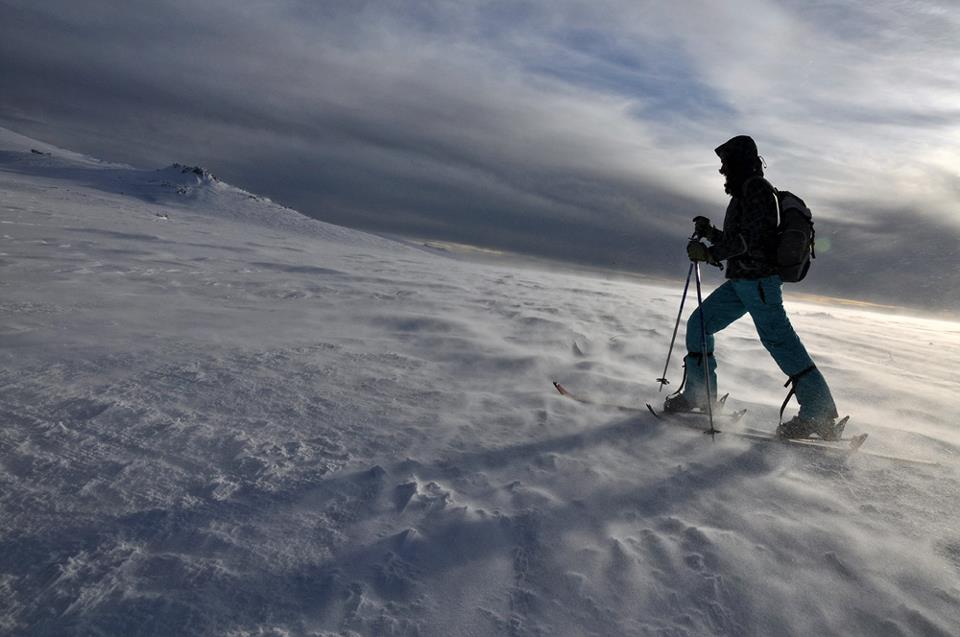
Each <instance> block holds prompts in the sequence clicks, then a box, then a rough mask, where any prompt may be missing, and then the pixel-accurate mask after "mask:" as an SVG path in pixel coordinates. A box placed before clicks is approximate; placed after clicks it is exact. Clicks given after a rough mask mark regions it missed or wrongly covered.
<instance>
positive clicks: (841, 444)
mask: <svg viewBox="0 0 960 637" xmlns="http://www.w3.org/2000/svg"><path fill="white" fill-rule="evenodd" d="M741 435H742V436H743V437H747V438H752V439H754V440H762V441H768V442H780V443H783V444H788V445H795V446H804V447H817V448H820V449H827V450H828V451H829V450H832V451H835V452H839V453H845V454H846V455H850V454H852V453H853V452H857V453H858V455H861V456H868V457H870V458H877V459H880V460H890V461H893V462H902V463H905V464H915V465H921V466H927V467H938V466H940V463H939V462H937V461H936V460H925V459H923V458H908V457H906V456H895V455H892V454H886V453H878V452H876V451H866V450H860V447H862V446H863V443H864V442H866V440H867V434H865V433H862V434H858V435H856V436H851V437H849V438H841V439H840V440H834V441H830V440H820V439H818V438H780V437H779V436H777V435H776V434H773V433H770V432H768V431H764V430H762V429H754V428H753V427H746V428H745V429H744V430H743V432H742V433H741Z"/></svg>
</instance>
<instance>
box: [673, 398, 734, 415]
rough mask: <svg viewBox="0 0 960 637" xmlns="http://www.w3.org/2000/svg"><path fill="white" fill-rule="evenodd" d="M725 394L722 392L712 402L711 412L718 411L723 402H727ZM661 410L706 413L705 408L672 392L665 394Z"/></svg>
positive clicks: (674, 412) (679, 412)
mask: <svg viewBox="0 0 960 637" xmlns="http://www.w3.org/2000/svg"><path fill="white" fill-rule="evenodd" d="M727 396H729V394H724V395H723V397H721V398H720V400H718V401H717V402H715V403H714V404H713V413H715V414H716V413H720V411H721V410H722V409H723V406H724V404H725V403H726V402H727ZM663 411H664V413H667V414H690V413H693V414H705V413H707V408H706V407H704V406H701V405H694V404H693V403H691V402H690V401H689V400H687V398H686V396H684V395H683V394H674V395H673V396H667V399H666V400H665V401H663Z"/></svg>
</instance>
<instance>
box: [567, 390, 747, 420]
mask: <svg viewBox="0 0 960 637" xmlns="http://www.w3.org/2000/svg"><path fill="white" fill-rule="evenodd" d="M552 382H553V386H554V388H556V390H557V391H558V392H560V395H561V396H566V397H567V398H569V399H571V400H575V401H577V402H578V403H581V404H583V405H592V406H594V407H602V408H604V409H616V410H617V411H625V412H630V413H634V412H642V411H647V410H649V411H650V412H651V413H652V414H653V415H654V416H656V417H657V418H658V419H660V420H665V419H666V417H667V415H666V414H663V415H661V414H658V413H657V412H656V411H654V409H653V407H651V406H650V405H649V404H647V405H644V406H643V407H640V406H633V405H620V404H617V403H608V402H603V401H597V400H591V399H589V398H585V397H583V396H579V395H577V394H574V393H573V392H571V391H570V390H568V389H567V388H566V387H564V386H563V385H561V384H560V383H558V382H557V381H552ZM726 398H727V396H724V397H723V398H721V399H720V401H719V404H720V406H721V407H722V406H723V404H724V402H725V400H726ZM745 413H747V410H746V409H741V410H739V411H736V412H733V413H715V414H713V417H714V418H719V419H721V420H723V421H724V422H736V421H737V420H740V418H742V417H743V415H744V414H745ZM670 415H671V416H672V415H673V414H670ZM706 415H707V412H705V411H704V412H698V411H691V412H688V413H685V414H678V418H677V421H678V422H681V421H683V420H684V416H706ZM687 423H688V424H691V425H693V423H692V422H690V421H687ZM696 427H697V428H699V427H700V425H699V424H697V425H696Z"/></svg>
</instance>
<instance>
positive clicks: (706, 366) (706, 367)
mask: <svg viewBox="0 0 960 637" xmlns="http://www.w3.org/2000/svg"><path fill="white" fill-rule="evenodd" d="M694 265H695V266H696V271H697V311H698V312H699V313H700V351H701V352H702V355H701V358H700V363H701V364H702V365H703V381H704V387H705V388H706V390H707V417H708V418H709V419H710V428H709V429H707V430H706V431H705V432H703V433H707V434H710V435H713V434H718V433H720V431H719V430H718V429H714V427H713V396H711V392H710V360H709V358H708V357H707V320H706V319H705V318H704V316H703V294H702V292H701V291H700V263H699V262H696V263H694Z"/></svg>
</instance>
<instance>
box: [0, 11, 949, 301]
mask: <svg viewBox="0 0 960 637" xmlns="http://www.w3.org/2000/svg"><path fill="white" fill-rule="evenodd" d="M468 4H469V6H467V5H465V4H463V3H446V2H427V1H413V2H407V3H387V2H374V1H357V2H344V3H339V2H334V3H327V2H319V3H318V2H305V1H304V2H296V1H293V0H289V1H286V2H282V1H280V2H269V3H266V2H264V3H255V2H245V3H244V2H240V3H237V2H226V1H225V0H211V1H209V2H204V3H199V4H197V3H193V2H189V3H188V2H185V1H181V0H162V1H157V2H127V3H120V4H118V3H113V2H93V1H92V2H84V3H75V2H67V1H65V0H64V1H62V2H55V1H54V2H45V3H35V2H20V1H17V2H13V1H9V0H8V1H4V0H0V11H2V14H3V20H2V21H0V124H4V125H7V126H9V127H10V128H13V129H15V130H18V131H20V132H23V133H25V134H29V135H32V136H35V137H37V138H40V139H43V140H46V141H50V142H53V143H56V144H58V145H61V146H64V147H67V148H71V149H75V150H80V151H82V152H86V153H89V154H93V155H98V156H102V157H105V158H108V159H111V160H119V161H126V162H130V163H133V164H136V165H141V166H145V167H156V166H159V165H166V164H168V163H170V162H172V161H181V162H187V163H192V164H193V163H200V164H204V165H207V166H208V167H210V168H211V169H212V170H214V171H215V172H216V173H217V174H218V175H220V176H221V177H223V178H224V179H226V180H227V181H230V182H232V183H235V184H237V185H240V186H243V187H245V188H247V189H249V190H253V191H257V192H261V193H263V194H266V195H268V196H270V197H272V198H274V199H276V200H278V201H281V202H283V203H286V204H288V205H291V206H293V207H296V208H297V209H299V210H301V211H303V212H305V213H307V214H310V215H314V216H316V217H319V218H321V219H325V220H328V221H333V222H335V223H340V224H343V225H347V226H353V227H359V228H363V229H367V230H372V231H377V232H388V233H398V234H404V235H412V236H417V237H421V238H433V239H447V240H453V241H458V242H462V243H473V244H479V245H484V246H488V247H495V248H502V249H508V250H513V251H518V252H529V253H533V254H538V255H542V256H549V257H552V258H561V259H567V260H575V261H579V262H583V263H591V264H595V265H604V266H614V267H619V268H633V269H637V270H641V271H644V272H651V273H658V274H664V273H666V274H670V273H674V274H676V273H679V274H682V273H683V272H684V271H685V269H686V267H685V264H684V261H683V244H684V238H685V237H686V236H687V234H688V233H689V229H690V228H689V221H690V219H691V218H692V217H693V216H694V215H696V214H709V215H710V216H712V217H713V218H714V219H715V220H716V221H717V222H719V220H720V217H721V216H722V210H723V206H724V204H725V202H724V200H723V195H722V188H721V178H720V176H719V175H717V174H716V167H715V166H714V157H713V155H712V151H711V149H712V148H713V147H714V146H715V145H716V144H717V143H719V142H720V141H723V140H724V139H725V138H726V137H728V136H730V135H732V134H735V133H740V132H744V131H747V132H753V133H754V134H755V135H757V137H758V139H759V140H760V141H761V151H762V152H764V154H765V155H766V156H767V157H768V159H770V160H771V161H772V162H774V161H776V159H777V158H778V157H780V158H783V161H782V162H781V163H780V164H779V165H777V166H776V168H777V169H778V170H780V171H781V172H782V174H784V175H786V176H787V177H788V178H789V180H790V185H789V186H790V188H791V189H792V190H797V191H798V192H800V193H801V194H802V195H804V196H805V198H806V199H807V200H808V202H809V203H811V205H813V207H814V209H815V213H816V212H818V211H819V212H822V213H826V214H824V215H823V216H821V217H818V231H820V233H821V236H823V237H830V239H831V242H830V243H831V247H830V250H827V251H825V252H824V253H823V255H822V256H821V259H820V260H818V263H817V275H816V277H814V279H813V281H812V282H811V283H810V284H809V286H810V289H818V290H820V291H826V292H836V293H842V294H845V295H848V296H854V297H858V298H880V297H883V298H884V299H885V300H896V299H901V300H902V301H904V302H910V303H916V304H925V305H933V306H939V307H944V306H946V307H956V306H957V303H956V301H955V299H956V298H957V297H956V296H955V293H956V292H957V291H958V283H957V282H958V275H957V274H956V273H955V272H951V271H950V269H949V267H948V264H949V262H950V260H951V259H953V258H955V256H956V253H957V251H956V247H955V244H956V240H957V239H958V228H960V222H958V220H956V219H948V218H946V217H947V215H946V212H947V209H946V208H942V206H943V205H945V204H944V202H945V201H947V199H945V196H946V195H944V193H947V194H950V193H953V194H954V195H955V194H956V180H955V179H951V177H950V176H949V170H948V169H946V168H945V167H944V164H943V162H942V161H941V163H939V164H937V165H930V166H922V167H920V168H917V169H916V171H920V172H919V173H918V174H920V178H921V179H923V178H929V179H930V180H931V181H930V183H931V184H936V185H937V188H935V189H932V192H933V191H935V192H933V194H932V195H930V196H928V197H927V198H926V199H924V200H922V201H921V200H918V201H916V202H915V204H912V205H913V206H914V209H909V208H910V206H895V205H894V206H892V205H891V202H890V196H891V195H890V191H881V189H880V188H878V187H877V184H880V185H881V186H883V187H884V188H888V189H893V188H895V187H900V185H901V181H897V180H896V179H893V178H892V176H891V178H890V179H882V178H881V177H878V175H884V173H883V172H882V171H884V170H887V167H886V166H882V165H879V163H878V161H874V160H873V159H872V157H871V156H870V155H869V154H865V153H863V152H862V149H861V148H859V145H860V140H861V139H863V138H864V137H866V136H868V134H875V133H876V131H877V130H885V131H892V130H896V131H898V132H897V135H899V137H896V138H891V139H890V140H889V145H890V146H892V148H890V154H889V155H883V153H882V151H881V149H880V148H878V147H875V149H876V154H877V156H878V157H880V156H883V157H889V156H891V155H892V156H896V153H897V148H910V146H909V144H925V143H927V144H929V143H934V142H932V141H931V140H933V139H935V137H934V136H935V135H938V136H940V137H941V138H942V137H943V136H944V135H945V134H949V133H950V131H952V130H955V128H950V127H951V118H952V115H953V114H954V113H955V112H957V109H956V107H955V106H951V105H949V104H945V103H944V104H940V105H939V106H937V107H934V108H927V109H918V108H914V107H913V106H911V105H910V104H909V103H907V102H902V101H901V102H896V101H895V102H894V103H891V102H890V100H887V101H886V102H883V103H878V104H877V105H876V107H871V108H868V109H865V108H864V107H863V102H864V98H865V96H864V95H862V94H861V93H863V91H860V92H857V91H853V93H857V94H856V95H855V98H856V99H853V98H850V99H851V101H847V102H844V101H843V99H839V98H836V97H835V95H836V94H837V91H841V92H842V91H844V90H845V89H841V88H840V87H841V86H843V83H842V80H843V78H842V77H838V78H823V77H818V78H816V79H818V80H835V81H836V82H840V83H837V84H834V86H835V88H831V89H829V90H825V89H823V88H822V85H823V84H824V83H829V82H823V81H821V82H816V83H811V84H808V85H803V84H800V83H798V82H797V80H796V79H791V78H793V77H800V76H790V77H788V78H786V79H784V78H783V77H782V73H781V69H780V67H778V66H777V65H776V64H775V63H774V62H776V60H777V59H779V53H778V51H777V50H776V49H770V48H769V47H770V46H771V42H774V43H775V40H771V39H770V37H769V33H767V32H766V31H765V30H764V29H766V25H768V24H769V25H777V24H779V22H778V21H779V20H782V18H783V15H782V11H783V10H782V9H781V8H779V7H778V5H775V4H766V3H758V4H757V7H756V8H757V10H756V11H753V12H752V13H751V14H750V15H749V16H738V15H736V14H734V15H728V14H729V13H730V12H729V11H727V12H726V13H723V12H724V11H725V10H723V9H717V8H715V7H716V5H710V4H704V5H703V6H702V7H700V9H699V11H700V12H701V13H704V14H705V15H704V16H703V18H704V19H705V20H710V21H711V26H712V28H711V29H710V30H703V27H702V25H701V24H698V23H696V22H693V21H692V17H691V15H690V11H684V10H680V9H666V8H664V7H663V6H660V5H658V4H656V3H654V4H651V5H645V6H639V5H637V4H636V3H629V2H619V1H616V0H603V1H598V2H591V3H587V2H579V1H576V0H566V1H564V2H550V3H546V2H525V3H523V2H521V3H500V2H489V3H468ZM664 6H665V5H664ZM884 6H886V5H884ZM888 9H889V7H887V8H886V9H884V10H879V11H878V12H877V13H875V14H871V15H872V18H873V19H874V20H875V21H877V22H878V24H884V25H887V26H888V27H890V28H894V27H895V24H894V23H892V22H891V18H892V15H893V14H892V13H891V12H890V11H889V10H888ZM795 11H796V12H797V15H795V16H794V19H795V20H796V24H797V25H798V28H800V27H804V28H807V29H813V28H816V27H817V25H821V24H822V25H823V31H824V32H827V33H829V32H831V30H836V29H840V30H843V29H847V30H850V29H854V28H855V26H856V24H858V23H857V21H856V20H855V19H853V18H851V17H850V16H849V15H848V14H846V13H843V8H842V7H840V6H839V5H828V4H826V3H823V4H821V5H820V12H819V13H817V12H813V13H811V14H810V15H806V14H804V15H800V13H801V12H802V11H801V9H799V8H798V9H795ZM709 12H715V14H713V15H706V14H707V13H709ZM716 12H719V13H716ZM836 13H841V14H843V15H844V20H838V19H836V16H835V14H836ZM740 18H742V20H743V22H742V25H743V27H744V30H743V32H740V31H739V30H738V31H737V32H736V33H735V32H734V31H729V30H727V31H724V30H725V29H729V28H730V27H729V25H728V24H727V23H725V20H729V22H730V24H736V25H738V26H739V25H740V24H741V22H740V21H739V20H740ZM827 21H829V22H830V24H829V25H828V24H826V22H827ZM844 24H846V25H848V26H847V27H844V26H843V25H844ZM911 24H913V23H911ZM918 24H921V25H922V24H927V22H926V21H921V22H919V23H918ZM804 25H806V26H804ZM811 25H813V26H811ZM771 28H774V27H771ZM931 28H933V27H931ZM937 29H940V27H937ZM775 32H776V31H775ZM936 32H937V33H939V31H936ZM724 33H726V36H724ZM776 33H780V32H776ZM856 36H857V39H859V40H862V46H864V47H867V46H869V45H870V43H871V42H872V40H871V39H870V34H869V33H868V32H860V31H857V33H856ZM724 37H726V39H724ZM781 37H782V36H781ZM836 37H838V38H839V35H837V36H836ZM731 38H733V39H731ZM715 41H719V42H720V43H721V48H722V47H727V48H728V49H729V50H717V51H714V50H712V49H711V46H712V45H713V43H714V42H715ZM837 46H839V45H837ZM944 46H945V47H949V46H953V45H948V44H944ZM751 47H753V48H752V49H751ZM809 47H810V48H809V51H808V53H809V55H808V58H809V59H813V60H815V61H816V63H817V64H821V65H823V66H822V67H821V68H822V70H823V71H824V72H825V73H827V74H829V73H834V72H836V71H835V69H834V67H831V66H830V60H829V59H828V58H825V59H820V57H822V55H825V54H822V51H819V50H818V49H817V48H816V47H815V46H814V45H813V44H809ZM820 49H822V50H828V49H829V46H823V47H820ZM744 51H746V52H747V54H746V55H744V53H743V52H744ZM738 54H739V55H740V56H741V57H749V58H750V60H751V61H752V62H754V63H756V64H757V66H756V69H757V70H756V71H752V72H748V71H749V70H750V69H749V67H744V66H743V65H740V66H738V65H737V64H735V63H734V62H735V61H736V59H737V58H736V56H737V55H738ZM764 56H766V57H764ZM818 56H820V57H818ZM782 57H783V59H784V60H788V61H787V62H782V63H783V64H797V62H796V61H795V60H796V56H795V55H792V54H791V55H789V56H786V55H784V56H782ZM761 58H762V59H761ZM766 58H772V60H768V59H766ZM834 62H836V60H834ZM764 64H768V65H769V68H765V67H764ZM798 68H800V67H796V68H794V67H787V70H788V71H789V72H790V73H794V72H798V71H797V69H798ZM806 72H807V71H804V73H806ZM763 78H766V81H767V82H768V83H767V84H766V85H763V83H762V81H763ZM921 79H922V82H923V86H929V85H931V82H930V79H931V78H930V77H929V76H925V77H923V78H921ZM808 81H809V80H808ZM783 82H787V86H789V87H792V89H793V92H792V93H790V92H789V91H788V92H786V93H785V91H783V90H782V88H783ZM791 82H792V83H791ZM934 84H935V83H934ZM831 91H832V92H831ZM758 95H759V96H761V97H762V99H758V98H757V96H758ZM785 95H786V97H785ZM844 99H846V98H844ZM757 104H768V105H769V108H768V110H771V109H772V110H773V111H774V112H770V113H758V111H756V106H757ZM776 109H782V113H780V115H779V117H780V118H779V119H778V113H777V112H776ZM831 117H833V118H835V122H834V124H832V125H829V126H823V125H818V126H813V125H812V124H811V123H810V122H812V121H814V120H815V118H819V119H820V120H821V121H822V120H825V119H829V118H831ZM904 131H906V132H904ZM931 131H936V132H931ZM856 136H860V137H856ZM903 140H908V141H909V144H908V143H907V141H903ZM870 143H873V139H872V138H871V139H870V140H864V144H865V145H868V144H870ZM877 143H879V142H877ZM847 149H849V150H847ZM845 152H846V153H849V155H848V156H845V155H844V153H845ZM825 154H829V155H831V156H835V157H843V159H844V163H843V164H842V165H841V163H840V160H839V159H836V160H834V161H833V162H832V164H829V165H828V164H826V163H825V162H823V161H820V160H819V158H820V157H822V156H823V155H825ZM940 156H943V152H940ZM953 156H954V157H956V156H957V155H956V154H955V153H954V155H953ZM853 161H859V162H861V163H860V165H858V166H853V165H852V164H851V162H853ZM921 169H922V170H921ZM910 170H913V168H910ZM910 170H901V171H899V173H898V174H897V175H896V176H897V177H898V178H900V179H901V180H902V179H903V178H904V175H908V174H913V173H911V172H910ZM916 171H914V172H916ZM944 171H947V173H948V174H947V176H946V177H945V176H944ZM861 173H862V174H861ZM779 174H780V173H778V175H779ZM856 180H863V182H862V183H863V184H864V186H863V187H862V188H859V190H858V189H857V187H856V183H860V182H856V183H853V185H851V183H852V182H854V181H856ZM871 180H872V181H871ZM831 183H836V184H846V185H845V186H844V187H843V188H840V189H839V190H840V191H842V192H840V191H837V192H833V191H831V190H830V188H832V187H833V186H830V184H831ZM804 184H810V185H809V186H808V187H807V190H805V186H804ZM825 184H826V185H825ZM851 191H854V192H859V193H861V194H862V197H860V198H857V197H854V198H853V199H854V201H853V203H851V197H850V192H851ZM879 201H882V202H884V203H883V205H882V206H879V207H878V205H877V203H878V202H879ZM931 202H932V203H931ZM818 204H819V205H820V207H819V208H818ZM937 206H941V208H938V207H937ZM892 207H899V208H902V209H900V210H898V212H897V213H896V214H891V213H887V212H884V211H885V210H889V209H891V208H892ZM852 209H856V210H857V214H858V215H859V216H858V219H857V223H855V224H854V223H849V222H848V221H846V220H845V219H843V218H842V216H841V215H842V211H844V210H852ZM939 210H942V211H943V212H942V213H938V211H939ZM837 219H839V222H838V221H836V220H837ZM918 253H923V254H924V255H926V256H927V258H924V259H921V258H917V257H916V256H915V255H917V254H918ZM945 291H946V292H947V293H948V294H946V295H945V294H944V292H945ZM950 294H953V296H950Z"/></svg>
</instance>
